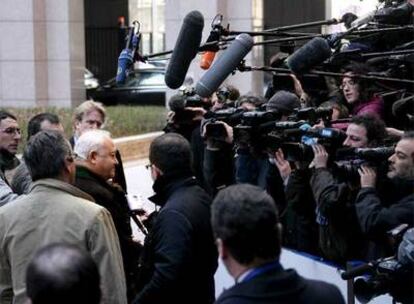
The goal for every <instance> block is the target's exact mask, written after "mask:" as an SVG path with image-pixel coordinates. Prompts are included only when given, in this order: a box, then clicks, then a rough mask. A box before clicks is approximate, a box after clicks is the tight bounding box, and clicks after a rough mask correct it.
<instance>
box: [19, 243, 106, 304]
mask: <svg viewBox="0 0 414 304" xmlns="http://www.w3.org/2000/svg"><path fill="white" fill-rule="evenodd" d="M26 285H27V295H28V297H29V298H30V300H31V303H32V304H55V303H60V304H66V303H67V304H74V303H76V304H83V303H84V304H98V303H100V299H101V290H100V276H99V272H98V268H97V266H96V264H95V262H94V261H93V260H92V258H91V257H90V255H89V254H88V253H86V252H84V251H82V250H80V249H79V248H77V247H75V246H71V245H67V244H63V243H61V244H58V243H56V244H50V245H48V246H46V247H43V248H42V249H40V250H39V251H38V252H37V253H36V254H35V256H34V257H33V259H32V261H31V262H30V264H29V266H28V268H27V275H26Z"/></svg>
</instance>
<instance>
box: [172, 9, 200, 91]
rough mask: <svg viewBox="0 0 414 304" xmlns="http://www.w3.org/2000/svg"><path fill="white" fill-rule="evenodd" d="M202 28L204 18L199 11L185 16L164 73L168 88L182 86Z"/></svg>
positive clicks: (198, 43)
mask: <svg viewBox="0 0 414 304" xmlns="http://www.w3.org/2000/svg"><path fill="white" fill-rule="evenodd" d="M203 27H204V17H203V15H202V14H201V13H200V12H199V11H192V12H190V13H188V14H187V15H186V16H185V18H184V21H183V25H182V26H181V29H180V33H179V34H178V38H177V41H176V43H175V46H174V49H173V52H172V55H171V59H170V62H169V64H168V67H167V70H166V72H165V83H166V84H167V86H168V87H169V88H171V89H178V88H179V87H180V86H181V85H182V84H183V82H184V79H185V75H186V74H187V71H188V68H189V67H190V63H191V61H192V60H193V58H194V57H195V56H196V55H197V52H198V48H199V46H200V42H201V36H202V32H203Z"/></svg>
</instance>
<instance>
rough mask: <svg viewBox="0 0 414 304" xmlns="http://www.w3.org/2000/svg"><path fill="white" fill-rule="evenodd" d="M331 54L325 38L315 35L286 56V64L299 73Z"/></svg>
mask: <svg viewBox="0 0 414 304" xmlns="http://www.w3.org/2000/svg"><path fill="white" fill-rule="evenodd" d="M331 54H332V51H331V48H330V46H329V44H328V42H327V41H326V39H324V38H321V37H315V38H313V39H312V40H310V41H308V42H307V43H305V44H304V45H303V46H302V47H301V48H299V49H298V50H296V52H294V53H293V54H292V55H290V56H289V57H288V58H287V66H288V67H289V69H290V70H291V71H292V72H293V73H295V74H300V73H303V72H305V71H307V70H309V69H311V68H312V67H314V66H316V65H318V64H320V63H322V62H324V61H325V60H326V59H328V58H329V57H331Z"/></svg>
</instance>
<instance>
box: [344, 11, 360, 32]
mask: <svg viewBox="0 0 414 304" xmlns="http://www.w3.org/2000/svg"><path fill="white" fill-rule="evenodd" d="M357 19H358V16H357V15H355V14H353V13H345V14H344V15H343V16H342V18H341V21H342V22H343V23H344V24H345V27H346V28H347V29H349V28H351V27H352V22H354V21H355V20H357Z"/></svg>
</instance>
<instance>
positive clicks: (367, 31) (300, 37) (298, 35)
mask: <svg viewBox="0 0 414 304" xmlns="http://www.w3.org/2000/svg"><path fill="white" fill-rule="evenodd" d="M331 20H336V19H331ZM328 21H329V20H328ZM328 21H315V22H309V23H302V24H297V25H289V26H282V27H279V28H275V29H271V31H281V30H289V29H295V28H301V27H305V26H313V25H323V24H335V23H327V22H328ZM331 22H332V21H331ZM336 22H338V21H337V20H336ZM403 30H414V26H412V25H405V26H398V27H387V28H380V29H363V30H355V31H353V32H352V33H349V31H346V32H342V33H346V34H347V35H348V34H349V35H359V34H376V33H382V32H393V31H403ZM268 31H270V30H265V31H263V32H244V31H237V32H236V31H235V32H230V33H248V34H249V35H252V36H258V35H260V34H264V33H266V34H264V35H266V36H268V35H267V34H268ZM342 33H337V34H342ZM275 34H278V35H281V34H282V35H290V36H294V37H288V38H279V39H269V40H265V41H261V42H256V43H255V44H254V45H265V44H272V43H283V42H289V41H295V40H298V41H299V40H307V39H312V38H315V37H322V38H325V37H327V36H330V34H305V33H295V32H290V33H289V32H286V33H281V32H279V33H275ZM301 34H305V35H301ZM234 38H235V37H227V38H224V39H223V41H222V42H220V41H211V42H208V43H204V44H203V45H201V46H200V48H201V49H203V48H204V49H205V48H208V47H209V46H215V45H217V44H219V45H220V44H224V43H225V42H228V41H231V40H234ZM172 52H173V51H172V50H170V51H164V52H159V53H153V54H149V55H145V56H142V59H143V60H145V61H146V60H148V59H149V58H154V57H161V56H165V55H169V54H171V53H172Z"/></svg>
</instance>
